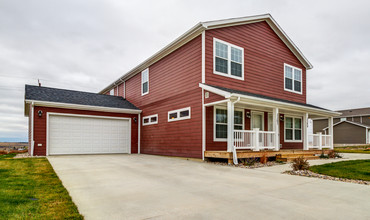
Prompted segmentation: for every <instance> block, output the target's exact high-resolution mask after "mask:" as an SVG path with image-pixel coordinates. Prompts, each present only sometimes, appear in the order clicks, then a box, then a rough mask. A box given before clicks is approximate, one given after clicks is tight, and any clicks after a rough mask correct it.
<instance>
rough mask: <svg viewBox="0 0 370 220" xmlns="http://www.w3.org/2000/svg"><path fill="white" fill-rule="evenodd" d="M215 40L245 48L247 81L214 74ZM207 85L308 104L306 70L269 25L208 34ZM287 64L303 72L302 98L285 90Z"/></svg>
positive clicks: (226, 28) (226, 29)
mask: <svg viewBox="0 0 370 220" xmlns="http://www.w3.org/2000/svg"><path fill="white" fill-rule="evenodd" d="M213 38H217V39H220V40H223V41H226V42H229V43H231V44H234V45H237V46H240V47H243V48H244V81H242V80H237V79H232V78H229V77H224V76H220V75H216V74H213ZM205 55H206V63H205V67H206V84H210V85H215V86H221V87H226V88H231V89H236V90H241V91H246V92H251V93H256V94H261V95H266V96H270V97H274V98H281V99H286V100H290V101H295V102H301V103H306V70H305V67H304V66H303V65H302V64H301V63H300V62H299V60H298V59H297V58H296V56H295V55H294V54H293V53H292V52H291V51H290V49H289V48H288V47H287V46H286V45H285V44H284V42H282V41H281V39H280V38H279V37H278V36H277V35H276V34H275V32H274V31H273V30H272V29H271V28H270V26H269V25H268V24H267V23H266V22H258V23H253V24H246V25H240V26H234V27H225V28H219V29H213V30H207V31H206V54H205ZM284 63H287V64H290V65H292V66H295V67H298V68H301V69H302V90H303V94H302V95H300V94H296V93H292V92H288V91H285V90H284Z"/></svg>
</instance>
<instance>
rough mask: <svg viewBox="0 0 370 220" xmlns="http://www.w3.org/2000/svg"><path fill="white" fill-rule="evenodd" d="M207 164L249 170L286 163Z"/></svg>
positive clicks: (213, 162)
mask: <svg viewBox="0 0 370 220" xmlns="http://www.w3.org/2000/svg"><path fill="white" fill-rule="evenodd" d="M207 163H212V164H216V165H221V166H233V167H240V168H247V169H255V168H261V167H271V166H276V165H283V164H285V163H282V162H276V161H267V162H266V163H264V164H263V163H258V162H257V163H255V164H253V165H249V166H248V165H244V164H243V163H239V164H238V165H234V164H227V163H225V162H215V161H208V162H207Z"/></svg>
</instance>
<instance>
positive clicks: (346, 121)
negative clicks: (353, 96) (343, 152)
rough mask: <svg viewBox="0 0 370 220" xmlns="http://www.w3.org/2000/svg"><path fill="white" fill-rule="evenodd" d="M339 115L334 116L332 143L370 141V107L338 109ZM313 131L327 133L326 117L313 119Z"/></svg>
mask: <svg viewBox="0 0 370 220" xmlns="http://www.w3.org/2000/svg"><path fill="white" fill-rule="evenodd" d="M338 112H340V113H342V115H341V116H338V117H334V119H333V122H334V125H333V126H334V127H333V129H334V144H369V143H370V108H358V109H347V110H341V111H338ZM313 132H314V133H318V132H321V133H323V134H326V133H328V121H327V120H326V119H321V118H318V119H314V120H313Z"/></svg>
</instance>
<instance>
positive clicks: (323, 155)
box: [319, 153, 329, 159]
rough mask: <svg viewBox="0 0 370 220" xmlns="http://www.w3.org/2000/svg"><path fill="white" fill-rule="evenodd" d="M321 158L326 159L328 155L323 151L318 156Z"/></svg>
mask: <svg viewBox="0 0 370 220" xmlns="http://www.w3.org/2000/svg"><path fill="white" fill-rule="evenodd" d="M319 157H320V158H321V159H328V158H329V156H328V155H326V154H324V153H321V154H320V156H319Z"/></svg>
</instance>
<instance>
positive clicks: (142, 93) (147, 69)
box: [141, 68, 149, 96]
mask: <svg viewBox="0 0 370 220" xmlns="http://www.w3.org/2000/svg"><path fill="white" fill-rule="evenodd" d="M145 71H147V72H148V81H147V82H148V91H147V92H145V93H144V92H143V88H144V87H143V84H144V83H145V82H143V73H144V72H145ZM148 93H149V68H146V69H145V70H143V71H141V96H143V95H146V94H148Z"/></svg>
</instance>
